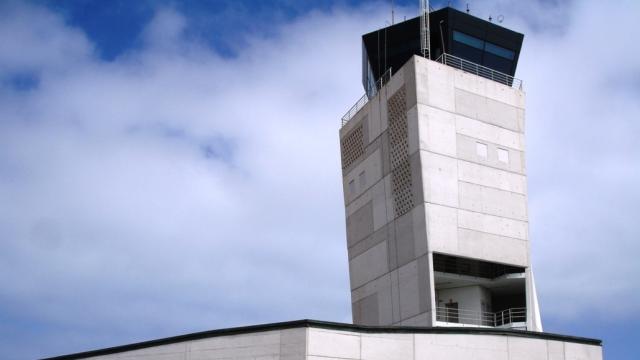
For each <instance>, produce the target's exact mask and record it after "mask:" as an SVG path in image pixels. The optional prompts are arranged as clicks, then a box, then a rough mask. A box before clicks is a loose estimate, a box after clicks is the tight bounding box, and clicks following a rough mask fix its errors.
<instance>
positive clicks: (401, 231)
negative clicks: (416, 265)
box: [394, 211, 416, 266]
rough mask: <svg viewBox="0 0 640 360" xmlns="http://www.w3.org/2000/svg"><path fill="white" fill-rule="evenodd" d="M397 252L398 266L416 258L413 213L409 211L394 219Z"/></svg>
mask: <svg viewBox="0 0 640 360" xmlns="http://www.w3.org/2000/svg"><path fill="white" fill-rule="evenodd" d="M394 226H395V227H394V229H395V240H396V241H395V243H396V253H397V257H398V266H403V265H405V264H407V263H409V262H410V261H413V260H415V257H416V256H415V254H416V249H415V238H414V234H413V215H412V212H411V211H410V212H408V213H406V214H404V215H402V216H401V217H399V218H397V219H396V220H395V221H394Z"/></svg>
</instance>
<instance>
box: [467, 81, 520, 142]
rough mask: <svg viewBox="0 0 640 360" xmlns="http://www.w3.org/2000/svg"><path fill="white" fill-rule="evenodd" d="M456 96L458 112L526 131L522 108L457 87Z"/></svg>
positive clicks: (501, 125) (504, 126) (494, 123)
mask: <svg viewBox="0 0 640 360" xmlns="http://www.w3.org/2000/svg"><path fill="white" fill-rule="evenodd" d="M455 97H456V112H457V113H458V114H461V115H464V116H466V117H470V118H473V119H477V120H480V121H483V122H486V123H489V124H493V125H497V126H500V127H503V128H506V129H509V130H513V131H517V132H523V131H524V127H523V126H524V118H523V117H521V116H519V110H522V109H519V108H517V107H515V106H512V105H509V104H505V103H503V102H501V101H496V100H493V99H488V98H487V97H484V96H481V95H478V94H473V93H471V92H468V91H465V90H461V89H456V91H455Z"/></svg>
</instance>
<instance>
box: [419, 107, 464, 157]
mask: <svg viewBox="0 0 640 360" xmlns="http://www.w3.org/2000/svg"><path fill="white" fill-rule="evenodd" d="M418 118H419V124H418V138H419V145H418V146H419V148H420V150H427V151H431V152H434V153H437V154H442V155H448V156H456V117H455V115H454V114H453V113H451V112H448V111H444V110H440V109H437V108H434V107H431V106H427V105H422V104H420V105H418Z"/></svg>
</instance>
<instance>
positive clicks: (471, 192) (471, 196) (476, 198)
mask: <svg viewBox="0 0 640 360" xmlns="http://www.w3.org/2000/svg"><path fill="white" fill-rule="evenodd" d="M459 193H460V208H461V209H465V210H471V211H476V212H482V213H485V214H489V215H497V216H504V217H507V218H510V219H516V220H522V221H526V220H527V198H526V196H524V195H521V194H516V193H512V192H508V191H503V190H498V189H494V188H489V187H486V186H481V185H475V184H470V183H465V182H460V183H459Z"/></svg>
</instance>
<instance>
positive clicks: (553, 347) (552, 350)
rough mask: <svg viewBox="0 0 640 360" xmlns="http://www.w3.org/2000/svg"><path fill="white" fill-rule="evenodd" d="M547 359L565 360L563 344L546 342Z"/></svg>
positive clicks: (560, 342) (551, 341)
mask: <svg viewBox="0 0 640 360" xmlns="http://www.w3.org/2000/svg"><path fill="white" fill-rule="evenodd" d="M547 357H548V358H549V360H565V358H564V343H563V342H562V341H553V340H547Z"/></svg>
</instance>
